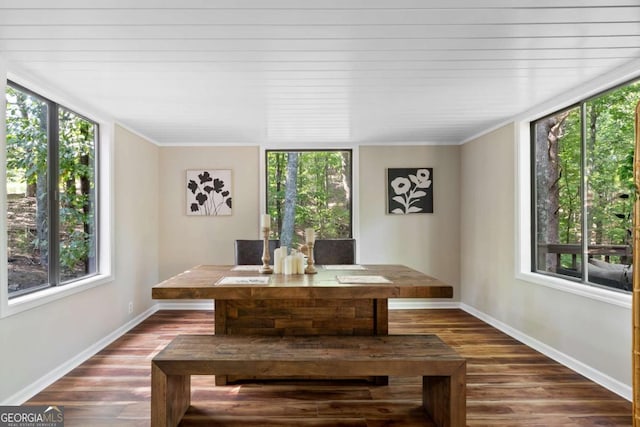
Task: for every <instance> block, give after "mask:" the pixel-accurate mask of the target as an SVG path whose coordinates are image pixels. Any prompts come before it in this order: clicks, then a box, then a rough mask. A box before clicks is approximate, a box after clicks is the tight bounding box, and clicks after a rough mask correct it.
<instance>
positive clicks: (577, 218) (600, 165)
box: [531, 82, 640, 291]
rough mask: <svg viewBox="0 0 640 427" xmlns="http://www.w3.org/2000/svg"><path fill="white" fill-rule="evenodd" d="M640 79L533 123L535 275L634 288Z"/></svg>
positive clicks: (533, 239) (610, 287)
mask: <svg viewBox="0 0 640 427" xmlns="http://www.w3.org/2000/svg"><path fill="white" fill-rule="evenodd" d="M639 100H640V82H633V83H630V84H627V85H624V86H621V87H618V88H616V89H614V90H611V91H609V92H606V93H604V94H600V95H598V96H596V97H593V98H589V99H587V100H584V101H583V102H580V103H578V104H577V105H575V106H573V107H571V108H568V109H566V110H562V111H558V112H556V113H554V114H552V115H550V116H547V117H544V118H541V119H539V120H537V121H535V122H533V123H532V124H531V135H532V141H531V147H532V156H531V158H532V161H533V166H532V179H531V181H532V203H531V205H532V209H533V212H532V226H533V230H532V233H533V234H532V239H531V240H532V246H533V247H532V254H533V259H532V270H533V271H534V272H538V273H543V274H548V275H554V276H560V277H564V278H569V279H572V280H575V281H579V282H582V283H585V284H589V285H595V286H600V287H605V288H609V289H617V290H622V291H631V289H632V269H631V263H632V253H631V250H632V241H631V239H632V235H631V233H632V222H633V218H632V211H633V201H634V200H635V197H636V196H635V190H634V182H633V154H634V111H635V107H636V104H637V103H638V101H639Z"/></svg>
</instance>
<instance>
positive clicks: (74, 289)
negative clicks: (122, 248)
mask: <svg viewBox="0 0 640 427" xmlns="http://www.w3.org/2000/svg"><path fill="white" fill-rule="evenodd" d="M112 281H113V277H112V276H111V275H105V274H98V275H95V276H91V277H88V278H86V279H83V280H78V281H77V282H73V283H69V284H66V285H63V286H57V287H53V288H48V289H43V290H41V291H38V292H34V293H32V294H27V295H23V296H19V297H16V298H12V299H9V300H8V301H7V300H5V301H3V304H2V307H0V318H3V317H9V316H12V315H14V314H17V313H21V312H23V311H27V310H31V309H33V308H36V307H39V306H41V305H44V304H48V303H50V302H53V301H56V300H59V299H61V298H65V297H68V296H70V295H73V294H77V293H79V292H83V291H86V290H87V289H91V288H95V287H96V286H100V285H103V284H105V283H110V282H112Z"/></svg>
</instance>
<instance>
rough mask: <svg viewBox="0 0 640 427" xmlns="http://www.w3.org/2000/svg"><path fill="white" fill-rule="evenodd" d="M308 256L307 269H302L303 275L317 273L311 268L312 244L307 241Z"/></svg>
mask: <svg viewBox="0 0 640 427" xmlns="http://www.w3.org/2000/svg"><path fill="white" fill-rule="evenodd" d="M307 247H308V248H309V254H308V256H307V268H305V269H304V272H305V274H316V273H317V272H318V271H317V270H316V269H315V267H314V266H313V242H309V241H307Z"/></svg>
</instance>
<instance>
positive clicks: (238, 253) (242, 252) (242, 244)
mask: <svg viewBox="0 0 640 427" xmlns="http://www.w3.org/2000/svg"><path fill="white" fill-rule="evenodd" d="M263 245H264V241H263V240H236V248H235V261H236V265H262V248H263ZM278 247H280V241H279V240H269V256H270V257H271V259H270V261H269V264H271V265H273V259H274V257H273V251H275V250H276V248H278Z"/></svg>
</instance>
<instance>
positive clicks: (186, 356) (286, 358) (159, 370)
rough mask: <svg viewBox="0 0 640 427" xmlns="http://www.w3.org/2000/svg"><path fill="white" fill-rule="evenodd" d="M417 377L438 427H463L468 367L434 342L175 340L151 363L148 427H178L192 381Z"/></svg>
mask: <svg viewBox="0 0 640 427" xmlns="http://www.w3.org/2000/svg"><path fill="white" fill-rule="evenodd" d="M223 374H228V375H255V376H273V377H287V376H290V375H295V376H305V375H309V376H315V375H317V376H324V375H331V376H345V377H348V376H353V375H357V376H371V375H373V376H376V375H392V376H422V378H423V379H422V404H423V406H424V409H425V412H426V413H427V414H428V416H430V417H431V419H432V420H433V421H434V422H435V423H436V424H437V425H438V426H456V427H457V426H465V425H466V380H465V376H466V361H465V359H464V358H462V357H461V356H459V355H458V354H457V353H456V352H455V351H454V350H453V349H452V348H450V347H449V346H447V345H446V344H444V343H443V342H442V341H441V340H440V339H439V338H438V337H437V336H435V335H387V336H326V335H324V336H282V337H274V336H242V335H181V336H178V337H177V338H175V339H174V340H173V341H172V342H171V343H170V344H169V345H168V346H167V347H166V348H165V349H164V350H162V351H161V352H160V353H158V355H157V356H156V357H154V358H153V361H152V363H151V425H152V426H153V427H160V426H163V427H164V426H177V425H178V423H179V422H180V420H181V419H182V417H183V416H184V414H185V412H186V411H187V409H188V408H189V405H190V400H191V396H190V394H191V375H223Z"/></svg>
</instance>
